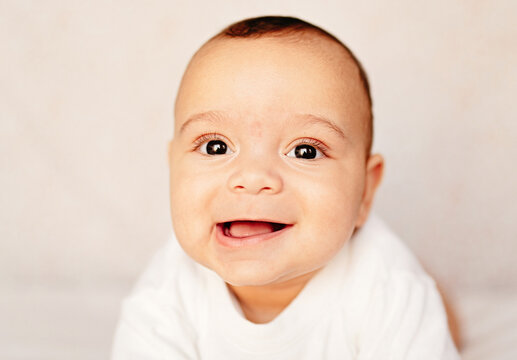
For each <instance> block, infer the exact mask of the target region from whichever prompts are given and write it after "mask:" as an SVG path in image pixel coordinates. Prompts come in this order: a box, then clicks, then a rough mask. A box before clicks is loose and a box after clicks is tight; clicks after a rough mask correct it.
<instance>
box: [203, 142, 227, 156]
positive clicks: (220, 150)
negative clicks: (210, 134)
mask: <svg viewBox="0 0 517 360" xmlns="http://www.w3.org/2000/svg"><path fill="white" fill-rule="evenodd" d="M206 152H207V153H208V154H209V155H222V154H226V144H225V143H224V142H223V141H221V140H210V141H209V142H208V144H206Z"/></svg>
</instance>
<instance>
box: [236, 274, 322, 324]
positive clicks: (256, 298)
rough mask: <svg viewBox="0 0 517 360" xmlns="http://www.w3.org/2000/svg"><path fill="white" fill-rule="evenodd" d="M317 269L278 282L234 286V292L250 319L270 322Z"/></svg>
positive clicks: (247, 317)
mask: <svg viewBox="0 0 517 360" xmlns="http://www.w3.org/2000/svg"><path fill="white" fill-rule="evenodd" d="M315 273H316V271H313V272H310V273H308V274H304V275H302V276H299V277H297V278H294V279H290V280H287V281H285V282H282V283H278V284H270V285H264V286H233V285H230V284H227V285H228V288H229V289H230V291H231V292H232V293H233V295H234V296H235V298H236V299H237V301H238V302H239V305H240V307H241V309H242V312H243V313H244V316H245V317H246V319H248V320H249V321H251V322H253V323H256V324H264V323H268V322H270V321H271V320H273V319H274V318H276V317H277V316H278V315H279V314H280V313H281V312H282V311H283V310H284V309H285V308H286V307H287V306H288V305H289V304H290V303H291V302H292V301H293V300H294V298H296V296H298V294H299V293H300V292H301V291H302V289H303V288H304V287H305V285H306V284H307V283H308V282H309V280H310V279H311V278H312V277H313V276H314V274H315Z"/></svg>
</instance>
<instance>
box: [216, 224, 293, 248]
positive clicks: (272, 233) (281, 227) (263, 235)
mask: <svg viewBox="0 0 517 360" xmlns="http://www.w3.org/2000/svg"><path fill="white" fill-rule="evenodd" d="M292 226H293V225H292V224H283V223H277V222H269V221H250V220H236V221H227V222H224V223H218V224H217V226H216V227H217V229H216V238H217V240H218V242H219V243H220V244H221V245H224V246H227V247H242V246H246V245H253V244H257V243H261V242H263V241H266V240H271V239H273V238H276V237H278V236H280V235H281V234H283V233H284V232H286V231H287V230H288V229H290V228H291V227H292Z"/></svg>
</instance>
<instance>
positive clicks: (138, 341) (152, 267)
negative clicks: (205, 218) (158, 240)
mask: <svg viewBox="0 0 517 360" xmlns="http://www.w3.org/2000/svg"><path fill="white" fill-rule="evenodd" d="M198 267H199V265H197V264H195V263H194V262H193V261H192V260H191V259H190V258H189V257H188V256H187V255H186V254H185V253H184V252H183V250H182V249H181V248H180V246H179V245H178V244H177V242H176V240H175V238H174V237H171V238H170V239H169V240H168V241H167V243H166V244H164V246H163V247H162V248H161V249H159V250H158V252H157V253H156V254H155V256H154V257H153V258H152V260H151V262H150V264H149V265H148V267H147V268H146V270H145V271H144V273H143V274H142V275H141V276H140V278H139V279H138V281H137V283H136V285H135V286H134V288H133V290H132V292H131V294H130V295H129V296H127V297H126V298H125V299H124V300H123V302H122V308H121V312H120V317H119V323H118V326H117V333H116V336H115V342H114V348H113V353H114V354H126V353H134V352H137V351H141V350H142V349H150V350H149V351H160V352H162V351H163V352H165V353H170V352H171V351H173V350H172V348H171V347H175V348H177V347H178V346H181V347H182V349H181V351H182V352H186V353H193V351H194V348H193V347H192V344H194V343H195V338H196V330H195V329H196V327H197V323H199V322H200V321H201V320H200V316H202V314H203V311H202V306H203V304H202V303H201V299H203V298H204V297H202V296H199V293H200V291H202V290H201V288H202V286H203V281H202V278H201V276H200V274H199V272H200V269H199V268H198ZM158 349H159V350H158ZM176 350H177V349H176ZM114 358H116V359H118V357H115V356H114ZM120 358H123V356H122V357H120ZM189 358H190V357H189Z"/></svg>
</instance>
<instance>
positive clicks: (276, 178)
mask: <svg viewBox="0 0 517 360" xmlns="http://www.w3.org/2000/svg"><path fill="white" fill-rule="evenodd" d="M227 184H228V188H229V190H230V191H232V192H235V193H243V194H252V195H257V194H260V193H264V194H277V193H279V192H281V191H282V188H283V186H284V184H283V180H282V177H281V176H280V174H279V173H278V171H276V169H275V168H272V167H267V166H265V165H264V164H256V163H254V164H247V165H246V166H241V167H239V168H238V169H236V171H234V172H233V173H232V174H231V175H230V177H229V178H228V183H227Z"/></svg>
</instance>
